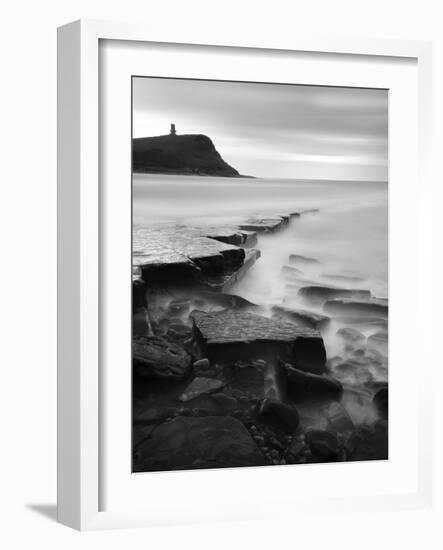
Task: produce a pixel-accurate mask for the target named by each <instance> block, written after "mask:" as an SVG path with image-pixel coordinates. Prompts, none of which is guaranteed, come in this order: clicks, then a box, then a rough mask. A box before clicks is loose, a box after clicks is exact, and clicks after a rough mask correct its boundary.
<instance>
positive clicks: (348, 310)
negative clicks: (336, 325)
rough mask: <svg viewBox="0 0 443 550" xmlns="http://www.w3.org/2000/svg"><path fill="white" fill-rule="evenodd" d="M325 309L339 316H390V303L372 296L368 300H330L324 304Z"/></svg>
mask: <svg viewBox="0 0 443 550" xmlns="http://www.w3.org/2000/svg"><path fill="white" fill-rule="evenodd" d="M323 311H325V312H326V313H329V314H331V315H335V316H338V317H343V316H346V317H349V316H352V315H353V316H356V317H359V318H361V317H362V316H367V317H372V318H373V317H381V318H384V319H386V318H387V317H388V304H387V302H385V301H383V300H379V299H377V298H372V299H371V300H368V301H359V300H354V299H340V300H329V301H327V302H326V303H325V304H324V306H323Z"/></svg>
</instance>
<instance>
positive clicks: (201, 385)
mask: <svg viewBox="0 0 443 550" xmlns="http://www.w3.org/2000/svg"><path fill="white" fill-rule="evenodd" d="M223 386H224V382H222V381H221V380H217V379H215V378H203V377H197V378H194V380H193V381H192V382H191V383H190V384H189V386H188V387H187V388H186V389H185V391H184V392H183V393H182V395H181V396H180V398H179V399H180V401H191V399H195V398H196V397H198V396H199V395H202V394H208V393H214V392H216V391H217V390H219V389H220V388H222V387H223Z"/></svg>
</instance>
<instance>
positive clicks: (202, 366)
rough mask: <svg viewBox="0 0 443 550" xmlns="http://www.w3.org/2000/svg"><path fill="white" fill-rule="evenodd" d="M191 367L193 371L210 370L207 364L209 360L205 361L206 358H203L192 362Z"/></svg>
mask: <svg viewBox="0 0 443 550" xmlns="http://www.w3.org/2000/svg"><path fill="white" fill-rule="evenodd" d="M192 366H193V367H194V369H198V370H202V371H205V370H207V369H209V368H210V366H211V364H210V362H209V359H207V358H206V357H203V359H199V360H198V361H194V363H193V365H192Z"/></svg>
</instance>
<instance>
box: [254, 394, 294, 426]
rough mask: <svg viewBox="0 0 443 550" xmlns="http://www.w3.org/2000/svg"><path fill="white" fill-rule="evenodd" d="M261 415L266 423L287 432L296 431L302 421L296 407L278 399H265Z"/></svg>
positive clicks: (260, 410)
mask: <svg viewBox="0 0 443 550" xmlns="http://www.w3.org/2000/svg"><path fill="white" fill-rule="evenodd" d="M259 416H260V418H261V420H262V421H263V422H264V423H265V424H269V425H270V426H272V427H273V428H275V429H278V430H282V431H284V432H287V433H294V432H295V431H296V429H297V428H298V425H299V422H300V419H299V416H298V411H297V409H296V407H295V406H294V405H290V404H288V403H282V402H281V401H278V400H277V399H270V398H266V399H263V401H262V402H261V404H260V407H259Z"/></svg>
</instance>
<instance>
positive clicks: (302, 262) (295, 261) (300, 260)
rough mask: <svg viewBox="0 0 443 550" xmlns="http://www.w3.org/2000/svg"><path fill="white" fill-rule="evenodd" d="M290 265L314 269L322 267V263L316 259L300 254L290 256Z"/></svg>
mask: <svg viewBox="0 0 443 550" xmlns="http://www.w3.org/2000/svg"><path fill="white" fill-rule="evenodd" d="M289 263H290V264H291V265H295V266H301V267H312V266H317V265H320V264H321V262H319V261H318V260H316V259H315V258H308V257H307V256H300V255H299V254H291V255H290V256H289Z"/></svg>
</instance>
